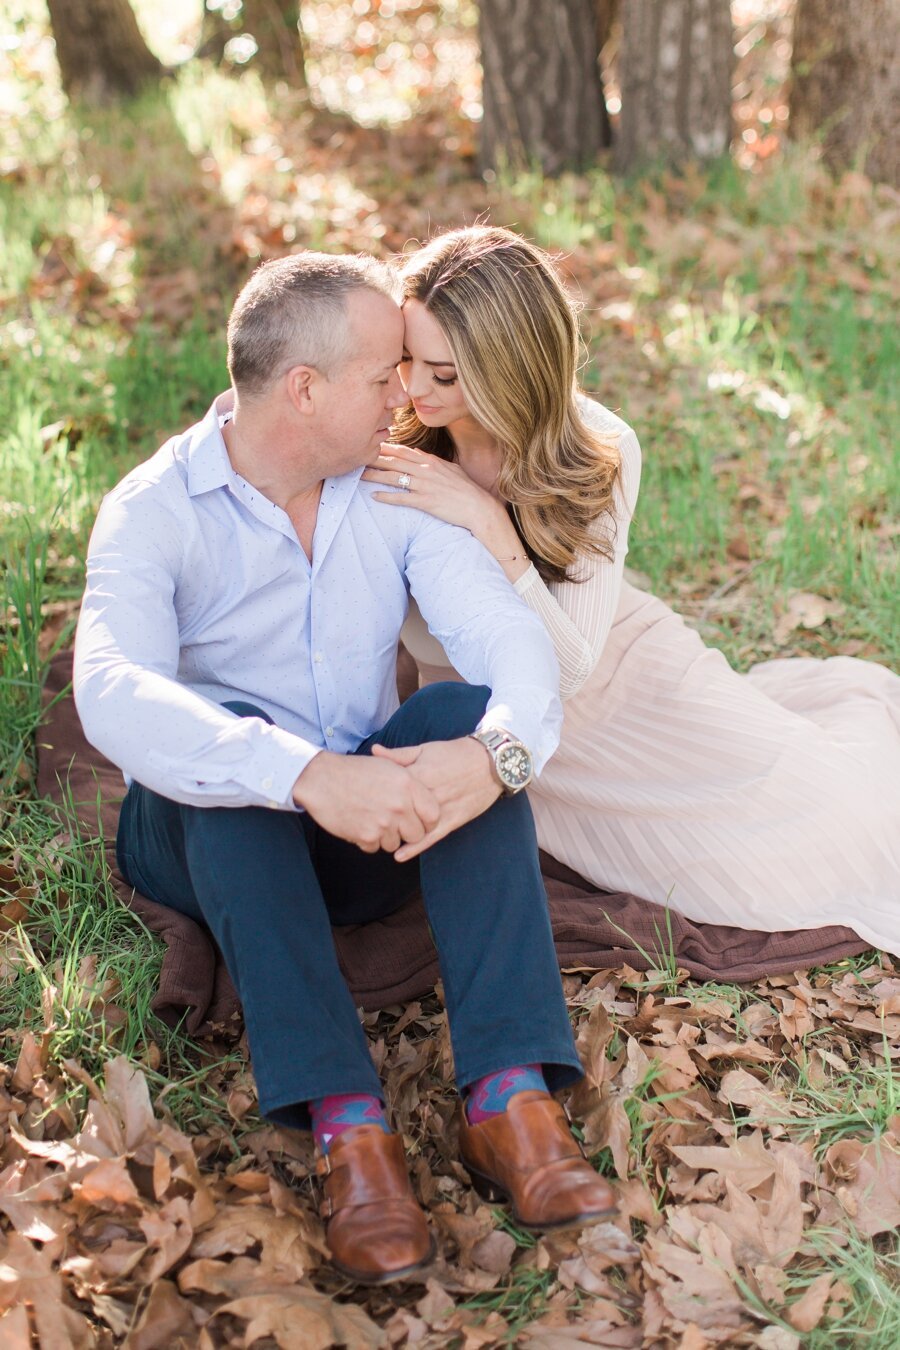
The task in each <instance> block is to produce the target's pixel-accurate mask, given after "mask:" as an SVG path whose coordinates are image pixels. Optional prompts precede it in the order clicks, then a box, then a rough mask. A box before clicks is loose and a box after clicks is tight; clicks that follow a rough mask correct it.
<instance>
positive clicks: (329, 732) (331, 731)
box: [325, 727, 334, 736]
mask: <svg viewBox="0 0 900 1350" xmlns="http://www.w3.org/2000/svg"><path fill="white" fill-rule="evenodd" d="M325 735H326V736H333V735H334V727H326V728H325Z"/></svg>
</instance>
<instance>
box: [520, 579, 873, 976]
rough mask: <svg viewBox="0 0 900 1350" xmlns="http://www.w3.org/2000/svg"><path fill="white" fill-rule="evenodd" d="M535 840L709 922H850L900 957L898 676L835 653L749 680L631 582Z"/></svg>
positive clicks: (548, 782)
mask: <svg viewBox="0 0 900 1350" xmlns="http://www.w3.org/2000/svg"><path fill="white" fill-rule="evenodd" d="M529 795H530V797H531V801H532V806H533V808H534V814H535V820H536V824H537V830H538V838H539V841H540V844H541V846H542V847H543V848H545V849H547V851H548V852H549V853H551V854H552V855H553V856H554V857H555V858H558V859H559V860H560V861H561V862H564V863H567V864H568V865H569V866H570V867H572V868H574V869H575V870H576V871H577V872H580V873H581V874H582V875H583V876H586V877H589V878H590V879H591V880H592V881H593V882H594V883H595V884H596V885H598V886H601V887H604V888H606V889H609V890H623V891H630V892H631V893H633V894H635V895H640V896H643V897H645V898H647V899H649V900H653V901H656V902H658V903H660V904H666V903H668V904H669V905H670V906H671V907H672V909H673V910H676V911H678V912H679V913H682V914H684V915H685V916H686V917H688V918H690V919H694V920H698V921H700V922H708V923H720V924H733V925H736V926H740V927H743V928H758V929H764V930H766V931H770V932H776V931H780V930H785V929H795V928H818V927H821V926H823V925H826V924H844V925H847V926H848V927H851V928H853V929H855V931H856V932H857V933H859V935H860V937H862V938H864V939H865V940H866V941H869V942H871V943H872V944H873V945H874V946H876V947H879V948H882V949H884V950H886V951H889V952H892V953H894V954H895V955H900V678H898V677H897V676H896V675H894V674H892V673H891V672H890V671H889V670H887V669H886V668H885V667H883V666H878V665H875V664H874V663H870V662H866V661H859V660H854V659H853V658H850V657H834V658H832V659H829V660H825V661H817V660H807V659H790V660H777V661H769V662H766V663H764V664H762V665H759V666H756V667H754V668H753V669H752V670H751V671H750V672H749V673H748V674H746V675H741V674H738V673H737V672H736V671H734V670H732V669H731V667H730V666H729V664H728V662H727V661H726V659H725V657H724V656H723V655H722V654H721V653H720V652H718V651H716V650H714V649H712V648H709V647H706V646H705V645H704V643H703V641H702V640H701V638H700V637H699V636H698V635H697V634H696V633H695V632H694V631H693V630H692V629H690V628H689V627H688V626H687V625H686V624H685V623H684V621H683V620H682V619H681V618H680V617H679V616H678V615H677V614H675V613H674V612H673V611H672V610H671V609H669V607H668V606H667V605H665V604H664V603H663V602H662V601H660V600H658V599H656V598H655V597H653V596H650V595H646V594H645V593H643V592H641V591H638V590H636V589H634V588H633V587H631V586H628V585H627V584H626V585H625V586H624V588H623V594H622V600H621V603H620V606H619V610H618V613H617V617H616V622H615V624H614V626H613V628H612V631H611V634H610V637H609V640H608V642H607V645H606V647H605V648H604V652H603V655H602V657H601V659H600V662H599V663H598V665H597V667H596V669H595V670H594V672H593V674H592V675H591V677H590V678H589V679H588V681H587V683H586V684H585V685H584V686H583V688H582V689H581V690H580V691H579V693H578V694H576V695H575V696H574V697H573V698H572V699H570V700H569V701H568V702H567V703H566V704H565V725H564V729H563V737H562V742H561V745H560V748H559V750H558V751H557V753H556V755H555V756H554V757H553V759H552V760H551V761H550V763H549V764H548V765H547V766H546V768H545V769H544V771H543V773H542V775H541V777H540V780H539V781H538V782H537V783H536V784H535V785H534V786H533V787H532V788H531V789H529Z"/></svg>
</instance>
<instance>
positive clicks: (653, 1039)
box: [0, 962, 900, 1350]
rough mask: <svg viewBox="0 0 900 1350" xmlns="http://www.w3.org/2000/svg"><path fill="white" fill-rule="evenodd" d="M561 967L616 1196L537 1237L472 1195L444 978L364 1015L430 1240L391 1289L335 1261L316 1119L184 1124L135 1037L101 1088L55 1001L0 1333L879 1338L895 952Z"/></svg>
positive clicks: (888, 1327) (889, 1161)
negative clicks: (654, 975)
mask: <svg viewBox="0 0 900 1350" xmlns="http://www.w3.org/2000/svg"><path fill="white" fill-rule="evenodd" d="M84 984H85V987H86V988H90V986H91V979H90V975H89V973H85V975H84ZM566 989H567V994H568V998H569V1006H570V1008H571V1011H572V1016H573V1018H574V1020H575V1025H576V1027H577V1030H578V1045H579V1049H580V1052H581V1055H582V1059H583V1062H584V1065H585V1069H586V1073H587V1077H586V1080H585V1082H584V1083H583V1084H582V1085H580V1086H579V1087H578V1089H577V1090H576V1092H575V1093H574V1094H573V1096H572V1098H571V1099H570V1101H569V1103H568V1105H569V1109H570V1111H571V1113H572V1114H573V1116H574V1118H575V1119H576V1120H577V1121H578V1122H580V1125H579V1131H580V1133H581V1134H582V1135H583V1139H584V1144H585V1147H586V1149H587V1151H588V1153H589V1154H590V1156H591V1157H592V1158H594V1159H595V1160H596V1163H597V1165H598V1166H599V1167H600V1168H601V1169H602V1170H603V1171H604V1172H605V1173H607V1174H608V1175H609V1176H611V1177H614V1178H616V1179H617V1187H618V1191H619V1197H620V1204H621V1218H620V1219H619V1220H618V1221H617V1222H616V1223H605V1224H602V1225H600V1226H599V1227H595V1228H591V1229H586V1230H584V1231H583V1232H582V1233H581V1234H578V1233H573V1234H571V1235H562V1236H559V1235H558V1236H554V1237H546V1238H542V1239H539V1240H537V1241H535V1239H534V1238H532V1237H530V1236H528V1235H527V1234H524V1233H522V1232H518V1231H516V1229H515V1228H514V1227H512V1226H511V1224H510V1223H509V1220H508V1219H507V1218H506V1217H505V1216H504V1213H503V1211H502V1210H499V1209H493V1208H488V1207H487V1206H485V1205H484V1204H482V1203H480V1202H479V1201H478V1200H477V1198H476V1197H475V1195H474V1193H473V1192H472V1190H471V1188H470V1187H469V1186H468V1185H467V1181H466V1176H465V1173H464V1171H463V1169H462V1168H461V1166H460V1164H459V1162H458V1160H457V1152H456V1128H457V1127H456V1112H457V1106H456V1100H455V1094H454V1091H453V1086H452V1068H451V1061H450V1054H449V1046H448V1037H447V1027H446V1019H445V1016H444V1013H443V1010H442V1009H441V1007H440V1003H439V1000H438V997H437V996H435V997H434V998H433V999H431V1000H429V1001H427V1002H426V1003H425V1004H422V1003H413V1004H410V1005H408V1006H407V1007H405V1008H404V1009H402V1011H401V1010H400V1009H396V1010H390V1011H389V1012H388V1013H383V1014H380V1015H378V1016H370V1017H369V1018H367V1023H368V1026H369V1031H370V1034H371V1040H372V1051H373V1055H374V1057H375V1060H376V1063H377V1064H378V1065H379V1067H380V1069H381V1072H382V1074H383V1078H384V1082H385V1085H386V1091H387V1098H388V1104H389V1108H390V1111H391V1114H392V1117H393V1119H394V1121H395V1123H396V1125H397V1127H398V1128H399V1129H400V1130H402V1132H403V1135H404V1138H405V1141H406V1144H407V1148H408V1153H409V1158H410V1162H411V1168H412V1172H413V1176H414V1178H415V1184H416V1188H417V1191H418V1193H419V1195H420V1197H421V1199H422V1201H423V1203H424V1204H425V1205H426V1207H427V1209H428V1211H429V1213H430V1216H431V1222H432V1224H433V1226H434V1228H435V1230H436V1232H437V1234H438V1235H439V1241H440V1256H439V1258H438V1260H437V1261H436V1263H435V1264H434V1266H433V1268H432V1269H431V1270H430V1271H428V1272H426V1273H425V1275H424V1276H423V1278H422V1281H421V1282H417V1283H416V1284H415V1285H409V1286H406V1287H403V1288H397V1287H394V1288H392V1289H388V1290H382V1291H378V1292H375V1293H372V1292H365V1291H364V1292H361V1291H358V1290H354V1289H353V1288H352V1287H350V1286H348V1285H347V1284H346V1283H345V1282H344V1281H342V1280H341V1279H340V1278H339V1277H337V1276H336V1275H335V1274H334V1272H333V1271H331V1270H330V1268H329V1266H328V1264H327V1255H326V1246H325V1242H324V1239H323V1231H322V1227H321V1224H320V1223H319V1221H318V1219H317V1217H316V1211H315V1203H314V1182H313V1181H312V1180H311V1178H310V1163H311V1149H310V1144H309V1140H308V1137H307V1136H305V1135H303V1134H300V1133H294V1132H287V1131H283V1130H276V1129H273V1128H271V1127H269V1126H266V1125H260V1126H259V1127H258V1128H255V1129H252V1130H251V1131H249V1132H248V1133H245V1134H244V1135H243V1136H242V1137H240V1142H239V1146H238V1147H237V1148H236V1149H235V1148H234V1143H233V1139H232V1138H230V1137H229V1133H228V1131H227V1130H225V1129H219V1130H211V1131H203V1132H200V1133H191V1134H188V1133H185V1132H184V1131H182V1130H181V1129H179V1128H178V1127H177V1126H176V1125H175V1124H174V1122H173V1120H172V1119H171V1117H170V1116H168V1115H167V1112H166V1110H165V1103H164V1100H162V1101H158V1102H157V1109H156V1110H154V1107H153V1104H152V1100H151V1094H150V1092H149V1090H148V1084H147V1080H146V1078H145V1076H144V1073H143V1072H142V1071H141V1068H140V1067H139V1066H137V1065H135V1064H133V1063H130V1062H129V1061H128V1060H127V1059H126V1058H125V1057H124V1056H118V1057H117V1058H114V1059H112V1060H110V1061H109V1062H108V1063H107V1065H106V1066H105V1075H104V1084H103V1086H102V1087H101V1086H99V1085H98V1084H97V1082H95V1081H94V1080H93V1079H92V1078H91V1077H90V1076H89V1075H88V1074H87V1073H86V1072H85V1070H84V1069H83V1068H82V1067H81V1066H80V1065H79V1063H78V1062H77V1061H75V1060H69V1059H67V1060H63V1061H62V1062H61V1063H60V1064H58V1065H54V1064H53V1063H52V1062H50V1061H49V1060H48V1055H47V1047H48V1045H49V1043H50V1042H51V1040H52V1037H53V1032H54V1026H53V1024H52V1021H51V1022H50V1024H49V1025H48V1026H47V1028H46V1029H45V1032H44V1035H43V1036H42V1037H39V1036H35V1035H33V1034H31V1033H29V1034H28V1035H27V1036H26V1037H25V1039H24V1041H23V1042H22V1046H21V1050H20V1053H19V1056H18V1061H17V1063H16V1064H15V1066H14V1067H12V1068H10V1069H8V1070H6V1071H5V1075H4V1080H3V1086H2V1088H0V1122H2V1130H3V1134H2V1137H0V1138H2V1150H3V1151H2V1156H3V1160H4V1163H5V1167H4V1170H3V1173H2V1176H0V1196H2V1198H0V1210H2V1212H3V1214H4V1215H5V1218H6V1220H7V1223H6V1245H5V1251H4V1252H3V1254H2V1258H0V1308H6V1309H9V1310H10V1311H9V1312H8V1313H7V1315H6V1317H5V1318H3V1320H2V1322H0V1328H2V1331H3V1332H4V1333H5V1334H6V1336H7V1337H8V1338H10V1339H8V1340H5V1341H4V1342H3V1343H4V1345H7V1344H8V1345H10V1346H12V1345H18V1344H21V1345H22V1346H27V1345H28V1344H29V1340H28V1336H29V1327H32V1328H33V1329H34V1330H35V1331H36V1333H37V1336H38V1339H39V1342H40V1344H41V1345H42V1346H47V1347H51V1346H53V1347H55V1346H65V1345H69V1344H72V1345H75V1346H82V1345H84V1346H93V1345H104V1344H106V1345H112V1344H115V1343H117V1342H118V1340H119V1339H120V1338H125V1339H126V1343H127V1344H128V1345H129V1346H135V1347H140V1350H149V1347H156V1346H163V1345H170V1344H186V1345H193V1344H197V1345H200V1346H203V1347H213V1346H216V1347H219V1346H245V1345H252V1344H256V1343H257V1342H260V1343H263V1344H267V1343H268V1344H277V1345H279V1346H282V1347H285V1350H301V1347H302V1348H303V1350H306V1348H307V1347H310V1348H314V1350H327V1347H329V1346H332V1345H335V1346H344V1345H346V1346H351V1347H356V1346H360V1347H361V1346H388V1345H397V1346H403V1345H416V1346H421V1347H429V1346H431V1347H443V1346H449V1345H460V1346H464V1347H486V1346H497V1345H504V1344H511V1343H513V1342H515V1343H516V1344H518V1345H522V1346H529V1347H539V1346H547V1347H556V1346H564V1345H569V1344H573V1345H574V1344H589V1345H601V1346H622V1347H640V1346H644V1345H652V1346H656V1345H678V1346H682V1347H691V1350H701V1347H703V1346H707V1345H734V1346H741V1345H743V1346H764V1347H768V1348H769V1350H792V1348H793V1347H799V1346H800V1345H801V1344H808V1345H822V1346H825V1345H836V1344H847V1345H851V1344H857V1343H863V1341H859V1342H858V1341H856V1340H854V1339H853V1337H854V1336H859V1337H861V1338H864V1341H865V1343H871V1344H877V1345H880V1346H883V1347H885V1348H886V1347H887V1346H888V1345H890V1344H891V1343H892V1342H891V1340H890V1339H889V1337H890V1335H891V1334H893V1335H896V1332H897V1330H898V1327H900V1322H898V1320H897V1309H896V1307H895V1308H894V1310H893V1313H892V1312H891V1309H890V1306H889V1303H888V1304H885V1305H884V1306H879V1297H878V1284H877V1282H872V1283H871V1288H870V1289H867V1288H861V1287H860V1282H859V1279H858V1275H859V1267H870V1266H871V1265H872V1264H873V1262H874V1253H875V1251H876V1250H882V1251H883V1252H884V1253H885V1255H884V1264H885V1271H886V1274H887V1276H888V1281H889V1279H890V1271H891V1270H893V1274H894V1276H895V1277H896V1275H897V1274H898V1273H900V1272H898V1270H897V1265H896V1258H891V1257H889V1256H888V1255H887V1252H888V1247H889V1244H888V1240H887V1237H888V1235H889V1234H891V1233H892V1232H893V1231H894V1230H895V1229H896V1227H897V1225H898V1224H900V1150H898V1145H900V1102H897V1101H896V1100H895V1099H894V1094H895V1086H894V1083H893V1080H892V1072H893V1066H892V1065H891V1062H890V1059H889V1058H888V1054H887V1046H888V1043H889V1042H890V1041H894V1042H896V1040H897V1039H898V1037H900V978H898V976H897V974H896V973H895V972H894V971H893V970H892V969H891V967H890V966H889V965H888V964H886V963H882V964H881V965H875V964H868V965H866V964H864V963H862V962H860V964H859V969H856V970H854V969H849V968H848V969H847V970H845V971H844V972H843V973H840V974H839V973H837V972H833V971H832V972H830V973H823V974H818V975H816V974H813V975H811V976H807V975H797V976H794V977H784V978H771V979H768V980H765V981H762V982H761V983H759V984H757V985H756V986H754V987H753V988H751V989H746V990H743V991H741V992H740V993H739V992H738V991H736V990H735V989H734V988H733V987H725V986H723V987H721V988H710V987H709V986H699V987H692V986H690V985H687V984H685V982H684V981H683V979H682V975H681V972H678V971H670V972H668V973H667V975H666V977H665V978H663V979H661V981H660V982H659V983H657V984H655V985H654V984H652V983H650V984H648V982H647V980H646V977H644V976H641V975H638V974H637V973H636V972H634V971H630V970H628V969H625V970H619V971H603V972H599V973H597V974H594V975H592V976H590V977H587V976H583V975H579V974H570V975H568V976H567V977H566ZM47 1006H48V1010H49V1009H52V1007H53V997H52V991H51V993H50V997H48V1000H47ZM207 1088H208V1089H210V1090H212V1091H218V1092H220V1093H221V1095H222V1098H223V1101H224V1102H225V1103H226V1104H227V1108H228V1111H229V1113H230V1115H231V1117H232V1118H233V1119H234V1120H235V1121H239V1120H240V1119H241V1118H243V1117H244V1116H245V1115H246V1114H247V1112H248V1110H250V1109H252V1107H253V1104H254V1094H253V1084H252V1078H251V1076H250V1074H249V1072H248V1071H247V1066H246V1063H243V1064H241V1063H240V1062H239V1061H238V1062H235V1061H234V1060H232V1061H231V1062H230V1064H229V1070H228V1072H227V1073H225V1072H221V1073H218V1072H217V1071H216V1070H215V1069H213V1070H212V1071H211V1073H210V1074H209V1075H208V1078H207ZM870 1244H871V1246H870ZM883 1288H884V1293H885V1294H888V1293H889V1288H890V1285H889V1282H885V1283H884V1286H883ZM873 1319H874V1323H878V1322H879V1321H880V1322H881V1324H882V1325H881V1330H880V1332H878V1333H877V1334H876V1337H875V1339H870V1338H867V1337H866V1332H865V1328H866V1325H867V1323H873ZM874 1323H873V1325H872V1326H870V1330H872V1329H874ZM840 1328H842V1329H843V1330H842V1331H841V1332H840V1335H842V1336H843V1337H844V1338H845V1339H838V1334H839V1332H838V1330H836V1329H840ZM179 1338H180V1339H179Z"/></svg>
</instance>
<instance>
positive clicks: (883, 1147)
mask: <svg viewBox="0 0 900 1350" xmlns="http://www.w3.org/2000/svg"><path fill="white" fill-rule="evenodd" d="M825 1167H826V1173H827V1174H828V1175H829V1176H830V1177H831V1179H832V1183H833V1185H834V1199H833V1200H832V1201H831V1202H830V1203H829V1204H826V1205H825V1206H824V1207H823V1209H822V1212H821V1214H820V1215H819V1221H820V1223H827V1222H833V1221H839V1218H840V1216H841V1214H842V1213H843V1214H846V1215H849V1217H850V1218H851V1219H852V1220H853V1223H854V1224H855V1225H856V1227H857V1228H858V1229H859V1231H860V1232H861V1233H865V1234H866V1236H867V1237H875V1236H876V1235H877V1234H878V1233H889V1232H891V1231H892V1230H893V1229H895V1228H898V1227H900V1149H898V1148H896V1147H895V1146H894V1145H893V1143H891V1142H890V1139H889V1136H887V1135H884V1136H882V1138H881V1139H874V1140H870V1141H869V1143H866V1144H863V1143H861V1142H860V1141H859V1140H858V1139H842V1140H841V1141H840V1142H839V1143H837V1144H832V1145H831V1148H829V1150H828V1152H827V1153H826V1154H825ZM835 1202H837V1203H835Z"/></svg>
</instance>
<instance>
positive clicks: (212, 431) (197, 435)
mask: <svg viewBox="0 0 900 1350" xmlns="http://www.w3.org/2000/svg"><path fill="white" fill-rule="evenodd" d="M233 401H234V395H233V393H232V391H231V390H230V389H227V390H226V391H225V392H224V393H223V394H219V396H218V398H216V399H214V400H213V403H212V406H211V407H210V409H209V411H208V413H207V414H206V416H205V417H204V418H203V421H202V422H198V423H197V424H196V426H194V427H192V428H191V430H190V432H189V435H188V444H187V476H188V481H187V486H188V495H189V496H191V497H197V496H199V495H200V493H202V492H212V491H213V489H214V488H220V487H224V486H225V484H226V483H230V482H231V480H232V479H233V478H234V476H235V474H234V469H233V468H232V466H231V460H230V459H229V458H228V451H227V450H226V448H225V440H224V437H223V436H222V429H221V427H220V425H219V423H220V419H221V417H222V415H223V414H224V413H226V412H230V411H231V406H232V403H233Z"/></svg>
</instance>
